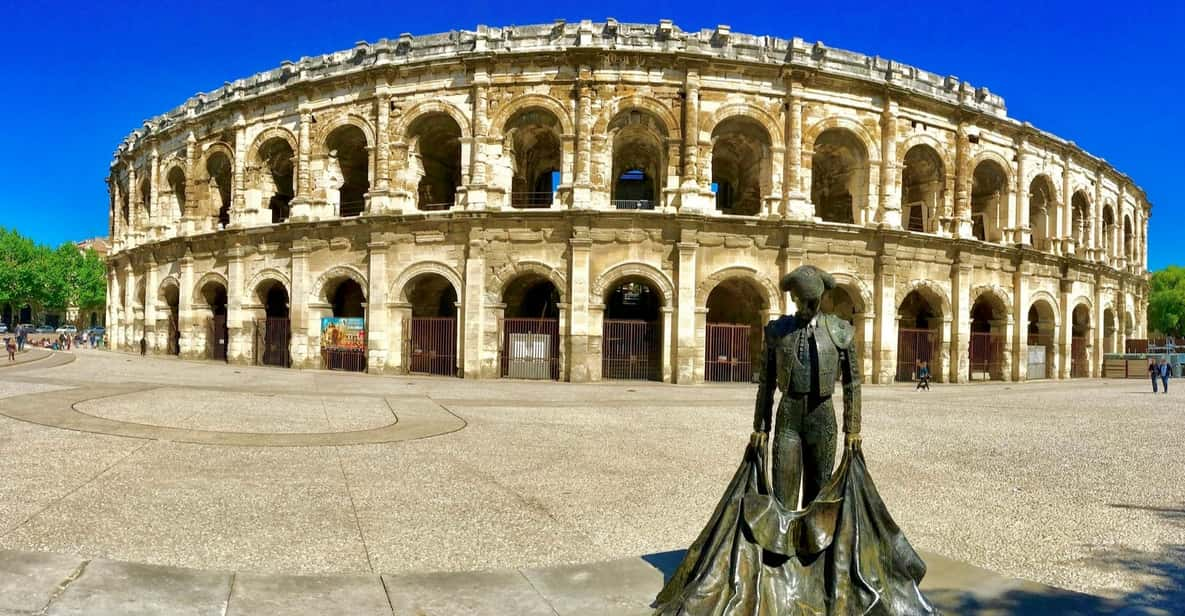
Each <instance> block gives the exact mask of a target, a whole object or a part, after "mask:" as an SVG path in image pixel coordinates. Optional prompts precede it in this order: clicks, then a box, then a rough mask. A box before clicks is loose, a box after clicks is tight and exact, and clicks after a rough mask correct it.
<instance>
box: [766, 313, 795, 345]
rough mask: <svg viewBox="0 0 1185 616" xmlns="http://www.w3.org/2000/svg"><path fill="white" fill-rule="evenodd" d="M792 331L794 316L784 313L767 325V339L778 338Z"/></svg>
mask: <svg viewBox="0 0 1185 616" xmlns="http://www.w3.org/2000/svg"><path fill="white" fill-rule="evenodd" d="M792 331H794V317H793V316H792V315H782V316H780V317H778V318H776V319H773V320H771V321H770V322H769V323H767V324H766V325H765V339H766V340H770V341H773V340H777V339H779V338H782V337H784V336H786V335H787V334H789V333H790V332H792Z"/></svg>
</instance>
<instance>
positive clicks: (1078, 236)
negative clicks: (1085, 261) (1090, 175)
mask: <svg viewBox="0 0 1185 616" xmlns="http://www.w3.org/2000/svg"><path fill="white" fill-rule="evenodd" d="M1070 226H1071V227H1072V228H1071V229H1070V233H1071V234H1072V235H1073V237H1074V245H1075V246H1076V247H1077V248H1076V251H1077V254H1079V255H1085V254H1086V243H1087V241H1088V239H1089V238H1090V231H1089V228H1090V201H1088V200H1087V198H1086V195H1085V194H1084V193H1083V192H1082V191H1079V192H1076V193H1074V196H1073V198H1072V199H1071V200H1070Z"/></svg>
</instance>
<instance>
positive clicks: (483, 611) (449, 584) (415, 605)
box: [383, 571, 556, 616]
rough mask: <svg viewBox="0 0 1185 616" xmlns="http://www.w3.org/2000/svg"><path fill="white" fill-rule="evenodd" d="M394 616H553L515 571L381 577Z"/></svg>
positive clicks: (521, 576)
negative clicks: (509, 615) (510, 615)
mask: <svg viewBox="0 0 1185 616" xmlns="http://www.w3.org/2000/svg"><path fill="white" fill-rule="evenodd" d="M383 583H384V584H385V585H386V587H387V596H388V597H390V599H391V613H392V614H394V616H446V615H448V616H462V615H464V616H505V615H507V614H514V615H515V616H555V614H556V612H555V610H554V609H552V607H551V606H550V605H549V604H548V603H547V601H546V600H545V599H544V598H543V597H542V596H540V595H539V593H538V592H536V591H535V589H534V588H532V587H531V584H530V582H528V581H527V578H526V577H524V576H523V574H522V573H520V572H518V571H473V572H462V573H425V574H406V575H384V576H383Z"/></svg>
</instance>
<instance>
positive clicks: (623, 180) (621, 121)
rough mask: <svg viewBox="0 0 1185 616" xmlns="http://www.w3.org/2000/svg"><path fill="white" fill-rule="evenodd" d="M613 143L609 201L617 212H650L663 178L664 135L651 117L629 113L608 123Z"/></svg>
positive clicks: (659, 124) (657, 122) (634, 111)
mask: <svg viewBox="0 0 1185 616" xmlns="http://www.w3.org/2000/svg"><path fill="white" fill-rule="evenodd" d="M609 134H610V135H612V139H613V170H612V174H611V176H610V177H611V178H612V186H611V187H610V192H611V194H610V196H609V199H610V200H611V201H612V202H613V206H614V207H615V208H616V209H619V210H652V209H654V206H655V204H656V203H657V202H658V199H659V194H658V191H659V189H660V188H661V186H660V183H661V181H662V178H663V177H664V176H665V175H666V173H665V164H664V162H663V158H664V156H663V154H664V148H665V147H666V146H665V144H666V139H667V133H666V130H665V128H664V127H663V125H662V123H661V122H659V121H658V120H657V119H656V118H655V117H654V116H653V115H652V114H650V113H647V112H644V111H641V110H638V109H631V110H629V111H627V112H624V113H621V114H619V115H618V116H617V117H616V118H614V119H613V121H612V122H610V123H609Z"/></svg>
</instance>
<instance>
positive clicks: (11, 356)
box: [4, 336, 16, 361]
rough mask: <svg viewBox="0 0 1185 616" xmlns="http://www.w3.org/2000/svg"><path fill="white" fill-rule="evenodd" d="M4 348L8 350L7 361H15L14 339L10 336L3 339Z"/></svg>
mask: <svg viewBox="0 0 1185 616" xmlns="http://www.w3.org/2000/svg"><path fill="white" fill-rule="evenodd" d="M4 350H5V351H8V361H16V341H14V340H13V339H12V336H9V337H7V338H5V339H4Z"/></svg>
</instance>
